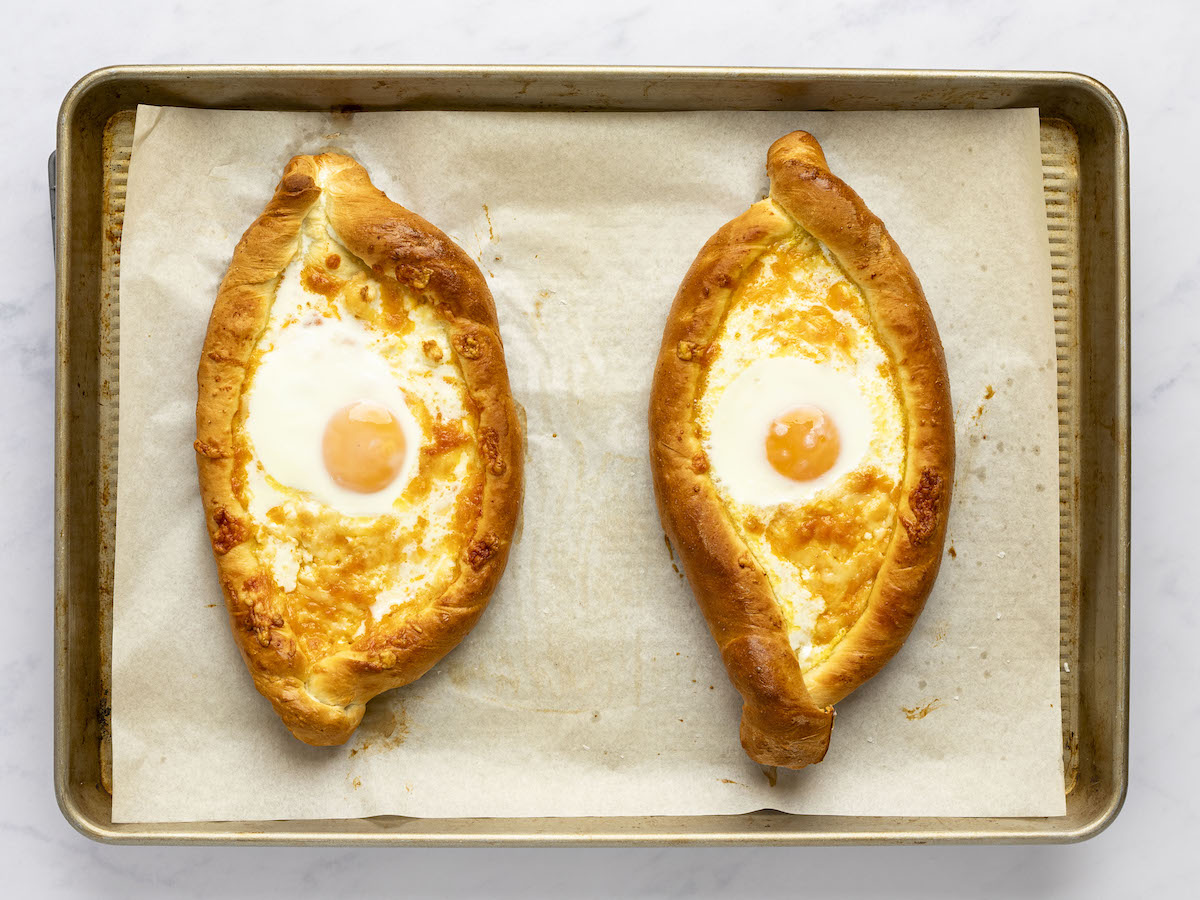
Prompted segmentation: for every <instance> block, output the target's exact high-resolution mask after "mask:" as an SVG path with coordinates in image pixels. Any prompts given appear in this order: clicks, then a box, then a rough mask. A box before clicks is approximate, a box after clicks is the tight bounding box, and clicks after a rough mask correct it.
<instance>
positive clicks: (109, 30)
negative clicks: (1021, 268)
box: [0, 0, 1200, 898]
mask: <svg viewBox="0 0 1200 900" xmlns="http://www.w3.org/2000/svg"><path fill="white" fill-rule="evenodd" d="M336 6H337V9H338V10H339V18H338V20H337V21H336V23H335V24H332V25H330V24H327V23H326V22H324V21H323V20H324V19H325V18H326V17H328V16H329V15H331V13H330V9H331V6H330V5H329V4H317V3H311V2H306V0H293V2H290V3H287V2H273V3H267V2H264V3H261V4H252V3H245V2H239V0H235V2H230V0H210V2H207V3H204V4H194V5H193V4H185V3H181V2H152V0H117V2H116V3H112V4H85V3H79V4H71V3H64V2H59V0H44V2H38V3H34V4H29V5H21V6H20V7H13V8H11V9H7V8H6V13H7V15H6V26H7V31H8V33H7V35H6V40H5V50H4V53H3V54H2V55H0V74H2V75H3V84H4V86H5V88H4V91H3V93H2V94H0V97H2V99H0V109H2V112H3V115H2V116H0V122H3V123H4V124H5V126H6V131H7V134H8V135H9V140H8V141H7V151H6V159H7V160H8V162H7V163H6V164H5V165H4V167H3V168H2V169H0V184H2V185H3V192H2V194H0V196H3V198H4V204H5V212H4V215H3V216H2V217H0V229H2V231H0V236H2V240H0V247H3V248H4V253H3V260H4V262H3V267H4V274H5V277H4V289H3V290H2V291H0V385H3V393H2V396H3V401H2V404H3V405H2V410H3V411H2V415H0V423H2V425H0V484H3V490H4V502H3V505H2V506H3V515H2V516H0V530H2V534H3V541H2V546H3V548H4V551H3V555H2V556H0V566H2V567H3V568H2V569H0V584H3V585H4V586H5V588H6V590H5V594H6V596H5V598H4V613H5V616H4V642H3V650H2V651H0V684H2V685H3V687H4V692H5V696H6V698H7V701H8V702H7V704H6V706H5V711H4V715H3V716H0V869H3V871H4V872H5V881H6V882H7V885H6V886H7V887H8V888H9V889H10V891H11V895H13V896H29V897H40V896H46V897H51V896H53V897H86V896H102V897H108V896H111V897H122V898H125V897H161V896H175V895H178V896H187V897H191V896H195V897H208V896H231V897H236V896H242V895H248V894H250V893H254V894H255V895H256V896H289V897H297V896H305V895H308V894H311V895H313V896H329V895H338V896H342V895H344V896H355V895H362V894H383V893H388V894H390V893H395V892H403V894H404V895H405V896H411V897H416V896H497V897H509V896H519V897H531V896H568V895H578V896H611V895H614V894H615V895H621V896H672V895H674V896H715V895H720V894H733V895H746V896H764V895H767V894H771V893H780V892H784V891H786V892H789V893H796V894H798V895H802V896H806V897H821V896H830V895H833V894H834V893H836V894H837V895H839V896H842V897H846V898H856V897H870V896H877V895H886V896H892V897H909V896H911V897H933V898H941V897H946V898H951V897H963V896H978V897H1015V896H1033V897H1106V896H1146V895H1164V896H1182V895H1183V894H1184V893H1185V892H1183V891H1180V890H1178V887H1179V885H1180V884H1181V882H1182V881H1183V879H1184V878H1185V876H1187V875H1188V873H1190V872H1192V871H1194V869H1195V849H1194V848H1195V843H1196V839H1197V837H1200V827H1198V822H1197V813H1196V808H1197V805H1198V801H1200V791H1198V781H1200V776H1198V774H1197V772H1198V770H1200V767H1198V766H1197V761H1198V760H1197V756H1198V752H1197V750H1196V747H1197V746H1198V744H1200V716H1198V715H1197V712H1198V703H1197V700H1196V694H1195V692H1194V690H1193V688H1192V686H1193V685H1195V684H1196V683H1197V682H1198V681H1200V662H1198V659H1200V656H1198V655H1197V653H1196V649H1195V648H1196V646H1197V644H1198V643H1200V622H1198V618H1197V617H1198V614H1197V611H1196V607H1195V605H1194V600H1195V598H1196V595H1197V590H1196V587H1195V585H1194V584H1193V583H1192V581H1191V579H1192V577H1193V575H1192V560H1193V559H1194V557H1195V554H1196V551H1195V548H1194V546H1193V545H1194V541H1195V539H1194V538H1193V537H1192V535H1191V534H1190V532H1189V531H1188V528H1189V527H1190V523H1191V519H1192V515H1191V514H1192V513H1193V512H1194V511H1195V509H1197V508H1198V507H1200V479H1197V477H1196V474H1195V459H1196V456H1197V450H1196V447H1197V445H1198V444H1200V416H1198V413H1200V402H1198V398H1200V361H1198V360H1200V302H1198V300H1197V292H1198V288H1200V249H1197V246H1198V245H1197V241H1196V238H1195V225H1194V222H1195V219H1196V212H1195V211H1196V209H1197V207H1198V206H1200V180H1198V179H1197V177H1196V175H1195V172H1194V164H1193V163H1192V156H1193V155H1194V147H1195V146H1196V144H1197V142H1198V141H1200V113H1198V103H1200V96H1198V95H1200V62H1198V59H1200V54H1198V53H1197V51H1196V46H1195V45H1196V38H1197V36H1200V6H1197V5H1196V4H1193V3H1190V2H1185V0H1176V2H1160V3H1141V4H1129V3H1121V2H1112V0H1104V2H1095V3H1088V2H1080V0H1072V2H1062V3H1055V4H1048V3H1035V2H1014V3H1009V4H999V3H967V2H949V0H891V2H882V0H880V2H847V3H832V2H828V0H826V2H823V3H820V4H815V3H807V2H799V0H794V2H779V3H773V4H766V3H757V2H750V0H748V2H741V3H728V2H726V3H716V2H693V3H659V4H653V3H633V2H615V3H608V4H603V3H595V2H592V3H568V2H562V3H554V2H542V3H533V2H530V3H523V4H499V3H492V2H481V0H471V2H463V0H447V2H445V3H441V4H420V5H413V6H412V7H410V5H409V4H402V3H396V4H381V3H361V2H358V3H356V2H350V0H348V2H345V3H342V4H337V5H336ZM356 8H357V9H356ZM342 10H344V11H345V12H344V13H342V12H340V11H342ZM347 22H348V23H350V24H346V23H347ZM118 62H156V63H173V62H192V63H199V62H416V63H440V62H476V63H538V62H543V63H603V64H621V63H627V64H628V63H632V64H664V65H774V66H787V65H807V66H899V67H922V68H923V67H946V68H1015V69H1066V70H1074V71H1080V72H1085V73H1087V74H1090V75H1093V76H1095V77H1097V78H1099V79H1100V80H1101V81H1103V82H1105V83H1106V84H1108V85H1109V87H1111V88H1112V89H1113V90H1114V91H1115V92H1116V94H1117V96H1118V97H1119V98H1120V99H1121V101H1122V102H1123V103H1124V105H1125V109H1126V112H1127V114H1128V117H1129V123H1130V129H1131V134H1132V140H1131V145H1132V173H1133V260H1134V271H1133V295H1132V296H1133V349H1134V382H1133V394H1134V428H1135V439H1134V485H1135V494H1134V504H1133V540H1134V545H1133V566H1134V569H1133V606H1134V615H1133V687H1132V707H1131V708H1132V720H1133V721H1132V742H1131V744H1132V746H1131V754H1132V756H1131V781H1130V788H1129V799H1128V801H1127V803H1126V806H1125V810H1124V811H1123V812H1122V814H1121V815H1120V817H1119V818H1118V819H1117V821H1116V823H1115V824H1114V825H1113V826H1112V827H1111V828H1110V829H1109V830H1108V831H1106V832H1105V833H1104V834H1102V835H1100V836H1099V837H1097V838H1096V839H1094V840H1092V841H1090V842H1088V843H1087V844H1084V845H1082V846H1079V847H994V848H982V847H972V848H954V847H943V848H889V849H878V850H873V849H870V848H846V849H836V850H795V851H787V850H769V849H752V848H751V849H740V850H720V851H714V850H707V849H695V850H600V851H582V850H571V851H555V852H549V851H532V850H530V851H495V850H482V851H449V850H446V851H402V852H365V851H345V850H336V849H317V850H304V849H287V850H282V851H274V852H271V851H265V850H247V849H199V848H194V849H181V848H173V849H172V848H136V847H129V848H112V847H104V846H99V845H96V844H92V843H90V842H89V841H87V840H86V839H84V838H83V837H81V836H79V835H78V834H76V833H75V832H74V831H72V830H71V828H70V826H68V825H67V824H66V822H65V821H64V820H63V819H62V817H61V816H60V815H59V813H58V811H57V809H56V808H55V805H54V797H53V787H52V782H51V753H50V748H51V652H52V639H51V625H52V564H51V559H52V541H53V533H52V505H53V498H52V471H51V467H52V433H53V384H52V380H53V327H54V322H53V318H54V314H53V290H52V282H53V278H52V260H51V252H50V225H49V216H48V212H47V194H46V174H45V173H46V156H47V154H48V153H49V152H50V150H51V149H53V142H54V125H55V118H56V115H57V111H58V105H59V103H60V101H61V99H62V97H63V95H64V94H65V93H66V91H67V90H68V88H69V87H70V86H71V84H72V83H73V82H74V81H75V80H76V79H77V78H78V77H79V76H81V75H83V74H84V73H85V72H87V71H89V70H90V69H93V68H96V67H98V66H102V65H107V64H111V63H118ZM1173 888H1174V890H1173Z"/></svg>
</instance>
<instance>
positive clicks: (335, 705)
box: [195, 154, 523, 745]
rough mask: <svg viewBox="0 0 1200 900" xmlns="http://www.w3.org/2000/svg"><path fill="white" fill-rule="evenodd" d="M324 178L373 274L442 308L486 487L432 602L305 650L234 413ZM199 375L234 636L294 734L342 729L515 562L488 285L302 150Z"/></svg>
mask: <svg viewBox="0 0 1200 900" xmlns="http://www.w3.org/2000/svg"><path fill="white" fill-rule="evenodd" d="M322 191H324V192H325V194H326V197H325V211H326V216H327V220H328V222H329V225H330V228H331V230H332V231H333V232H334V234H335V235H336V239H337V241H338V242H339V243H340V244H341V245H342V246H343V247H345V248H346V249H347V250H348V251H349V252H351V253H353V254H354V255H355V256H357V257H358V258H360V259H361V260H362V261H363V262H365V263H366V264H367V265H368V266H369V267H370V268H371V269H372V270H373V272H374V274H375V277H377V278H380V279H385V278H391V279H394V280H396V281H397V282H398V283H400V284H402V285H404V286H405V287H406V288H407V289H408V290H410V291H411V292H412V293H413V294H415V295H416V296H417V297H418V298H419V299H420V300H422V301H424V302H428V303H430V304H432V305H433V306H434V307H435V308H436V309H437V311H438V312H439V313H440V314H441V315H442V316H443V317H444V319H445V320H446V332H447V335H448V337H449V339H450V345H451V351H452V352H453V353H454V354H455V357H456V360H457V362H458V364H459V368H460V370H461V372H462V376H463V381H464V383H465V384H466V388H467V393H468V396H469V397H470V399H471V401H472V402H473V404H474V406H475V407H476V408H477V410H478V413H479V425H478V430H477V436H478V440H479V451H480V460H481V463H482V474H483V475H484V486H483V495H482V502H481V507H480V513H479V516H478V518H477V519H476V521H475V528H474V531H473V533H472V534H471V535H470V536H469V537H468V539H467V541H466V542H465V549H464V554H463V558H462V559H461V560H460V565H459V573H458V577H457V579H456V580H455V581H454V582H452V583H451V584H450V585H449V586H448V587H447V589H446V590H445V591H444V592H443V593H442V594H441V595H440V596H439V597H437V598H435V599H434V600H432V601H430V602H428V603H427V604H425V605H424V606H423V607H421V608H419V609H417V610H413V611H408V612H406V614H404V615H399V614H390V615H389V616H385V618H384V619H383V620H382V621H381V622H380V623H379V624H378V626H377V627H376V628H375V629H374V630H373V633H372V634H371V636H370V639H369V640H368V638H367V636H366V635H364V636H363V637H362V638H360V639H359V640H357V641H355V642H353V643H352V644H351V645H350V647H349V648H348V649H346V650H343V651H340V652H338V653H335V654H332V655H330V656H328V657H325V658H324V659H322V660H319V661H316V662H315V663H312V664H310V661H309V660H308V659H307V656H306V654H305V653H304V652H303V651H302V650H301V649H300V648H299V647H298V646H297V642H296V639H295V636H294V634H293V633H292V631H291V629H290V627H289V625H288V623H287V622H286V621H285V617H284V616H283V613H282V609H281V607H280V605H279V600H280V597H281V596H282V595H281V594H279V593H277V592H275V591H273V590H272V589H271V585H273V581H272V580H270V579H269V578H264V577H263V576H262V575H261V574H260V573H261V572H262V571H263V569H264V568H265V565H264V564H263V563H261V562H260V561H259V559H258V558H257V557H256V554H255V547H256V546H257V545H256V544H255V543H254V541H253V540H252V538H251V536H250V535H251V529H250V528H249V527H248V526H247V520H248V514H247V511H246V510H245V509H244V508H243V507H242V505H241V504H240V503H239V502H238V500H237V498H236V497H235V496H234V492H233V487H232V476H233V472H234V459H233V426H234V420H235V416H236V415H237V412H238V408H239V406H240V403H241V393H242V386H243V382H244V379H245V374H246V367H247V365H248V364H249V361H250V358H251V354H252V353H253V351H254V348H255V346H256V345H257V341H258V339H259V336H260V335H261V334H262V332H263V330H264V329H265V328H266V325H267V322H268V321H269V316H270V309H271V305H272V303H273V302H274V295H275V290H276V287H277V285H278V283H279V279H280V277H281V276H282V273H283V271H284V269H285V268H286V266H287V264H288V263H289V262H290V261H291V260H292V259H293V257H294V256H295V253H296V252H297V243H298V241H299V237H300V229H301V226H302V224H303V222H304V219H305V217H306V216H307V214H308V212H309V211H310V210H311V209H312V207H313V206H314V205H315V203H316V202H317V200H318V199H319V197H320V195H321V193H322ZM197 385H198V396H197V404H196V443H195V449H196V462H197V470H198V474H199V480H200V493H201V497H202V500H203V503H204V511H205V519H206V522H207V525H208V531H209V536H210V538H211V540H212V545H213V554H214V557H215V559H216V563H217V569H218V573H219V576H220V580H221V587H222V592H223V594H224V596H225V600H226V605H227V608H228V612H229V618H230V624H231V627H232V631H233V635H234V638H235V641H236V642H237V645H238V649H239V650H240V651H241V654H242V657H243V659H244V660H245V662H246V665H247V668H248V669H249V670H250V673H251V675H252V676H253V678H254V683H255V687H257V688H258V690H259V692H260V693H262V694H263V695H264V696H265V697H267V699H269V700H270V701H271V703H272V705H273V706H274V707H275V710H276V712H277V713H278V714H279V715H280V717H281V718H282V719H283V721H284V724H285V725H286V726H287V727H288V729H289V730H291V732H292V733H293V734H294V735H295V736H296V737H297V738H299V739H300V740H302V741H304V742H306V743H309V744H317V745H332V744H341V743H344V742H345V741H346V740H347V739H348V738H349V737H350V735H351V734H352V733H353V731H354V729H355V728H356V727H357V726H358V723H359V721H360V720H361V719H362V715H363V711H364V705H365V704H366V702H367V700H369V699H370V698H371V697H373V696H375V695H377V694H379V693H381V692H383V691H386V690H389V689H391V688H393V687H399V686H401V685H404V684H408V683H410V682H412V681H414V680H416V679H417V678H419V677H420V676H421V675H423V674H424V673H425V672H426V671H428V669H429V668H431V667H432V666H433V665H434V664H435V663H436V662H437V661H438V660H439V659H441V658H442V657H443V656H444V655H445V654H446V653H448V652H449V651H450V650H451V649H453V647H454V646H456V645H457V644H458V643H459V641H460V640H462V638H463V637H464V636H465V635H466V634H467V633H468V632H469V631H470V629H471V627H472V626H473V625H474V624H475V622H476V621H477V620H478V618H479V616H480V614H481V613H482V612H483V610H484V608H485V607H486V606H487V603H488V600H489V598H490V596H491V593H492V591H493V590H494V588H495V586H496V583H497V582H498V581H499V578H500V575H501V574H502V572H503V571H504V566H505V563H506V560H507V557H508V552H509V549H510V546H511V543H512V537H513V530H514V527H515V525H516V521H517V516H518V513H519V511H520V504H521V495H522V489H523V447H522V439H521V430H520V426H519V424H518V420H517V416H516V411H515V406H514V403H513V399H512V393H511V389H510V387H509V382H508V372H507V368H506V366H505V361H504V350H503V345H502V344H501V341H500V334H499V328H498V323H497V319H496V309H495V304H494V302H493V300H492V295H491V292H490V291H489V289H488V287H487V283H486V281H485V280H484V278H483V275H482V274H481V273H480V271H479V269H478V267H477V266H476V265H475V264H474V263H473V262H472V261H471V259H470V258H469V257H468V256H467V255H466V254H465V253H464V252H463V251H462V250H461V248H459V247H458V246H457V245H456V244H455V243H454V242H453V241H451V240H450V238H448V237H447V236H446V235H445V234H444V233H442V232H441V231H440V230H439V229H437V228H436V227H434V226H433V225H431V224H430V223H428V222H426V221H425V220H424V219H422V218H420V217H419V216H417V215H415V214H414V213H412V212H410V211H409V210H407V209H405V208H404V207H402V206H400V205H399V204H396V203H393V202H392V201H391V200H389V199H388V198H387V197H386V196H385V195H384V194H383V192H382V191H379V190H378V189H377V188H375V187H374V185H372V184H371V181H370V178H369V176H368V175H367V172H366V170H365V169H364V168H363V167H362V166H361V165H359V164H358V163H357V162H355V161H354V160H353V159H351V158H349V157H347V156H341V155H338V154H322V155H320V156H297V157H295V158H293V159H292V160H291V161H290V162H289V163H288V164H287V167H286V168H285V170H284V173H283V178H282V179H281V180H280V182H279V186H278V187H277V188H276V191H275V194H274V196H273V197H272V198H271V200H270V202H268V204H267V206H266V208H265V209H264V210H263V212H262V214H261V215H260V216H259V217H258V218H257V219H256V220H255V221H254V223H253V224H251V226H250V227H249V228H248V229H247V231H246V233H245V234H244V235H243V237H242V238H241V240H240V241H239V242H238V244H237V247H236V249H235V250H234V253H233V259H232V261H231V263H230V266H229V270H228V272H227V274H226V276H225V278H224V280H223V281H222V283H221V287H220V290H219V291H218V293H217V297H216V300H215V302H214V304H213V311H212V315H211V317H210V319H209V325H208V331H207V334H206V337H205V341H204V349H203V352H202V354H201V358H200V365H199V369H198V372H197ZM268 571H269V570H268Z"/></svg>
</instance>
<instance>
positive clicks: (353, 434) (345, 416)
mask: <svg viewBox="0 0 1200 900" xmlns="http://www.w3.org/2000/svg"><path fill="white" fill-rule="evenodd" d="M321 449H322V451H323V452H324V456H325V469H326V471H328V472H329V476H330V477H331V478H332V479H333V480H334V481H336V482H337V483H338V484H340V485H341V486H342V487H344V488H347V489H348V490H351V491H358V492H359V493H362V494H373V493H374V492H375V491H379V490H383V488H385V487H387V486H388V485H389V484H391V483H392V481H394V480H395V478H396V476H397V475H399V474H400V469H401V468H402V467H403V465H404V453H405V450H406V449H407V448H406V442H405V440H404V430H403V429H402V428H401V427H400V422H399V420H398V419H397V418H396V417H395V416H394V415H392V412H391V410H389V409H388V408H387V407H384V406H380V405H379V404H378V403H372V402H370V401H368V400H360V401H358V402H357V403H351V404H350V405H349V406H344V407H342V408H341V409H339V410H338V411H337V412H335V413H334V414H333V415H332V416H331V417H330V419H329V424H327V425H326V426H325V437H324V439H323V440H322V442H321Z"/></svg>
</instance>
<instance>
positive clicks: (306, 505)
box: [195, 154, 523, 745]
mask: <svg viewBox="0 0 1200 900" xmlns="http://www.w3.org/2000/svg"><path fill="white" fill-rule="evenodd" d="M198 384H199V397H198V401H197V405H196V442H195V450H196V461H197V466H198V469H199V477H200V492H201V496H202V498H203V503H204V514H205V519H206V521H207V523H208V532H209V535H210V537H211V539H212V547H213V553H214V556H215V558H216V563H217V570H218V573H219V576H220V581H221V587H222V589H223V591H224V595H225V600H226V603H227V605H228V611H229V620H230V624H231V626H232V629H233V635H234V638H235V640H236V641H237V645H238V647H239V649H240V650H241V653H242V656H243V658H244V659H245V662H246V665H247V667H248V668H249V670H250V674H251V675H252V676H253V678H254V684H255V686H256V687H257V688H258V690H259V691H260V692H261V693H262V694H263V695H264V696H265V697H266V698H267V699H268V700H270V701H271V703H272V705H273V706H274V707H275V711H276V712H277V713H278V714H279V716H280V718H282V719H283V722H284V724H285V725H286V726H287V727H288V728H289V729H290V730H291V732H292V734H294V735H295V736H296V737H297V738H299V739H300V740H302V741H304V742H306V743H309V744H317V745H329V744H340V743H343V742H344V741H346V740H347V738H349V736H350V735H351V733H352V732H353V731H354V729H355V728H356V727H357V725H358V723H359V721H360V720H361V719H362V716H363V711H364V705H365V704H366V702H367V701H368V700H369V699H370V698H371V697H374V696H375V695H376V694H379V693H380V692H381V691H386V690H388V689H390V688H394V687H398V686H400V685H404V684H407V683H409V682H411V681H413V680H415V679H417V678H419V677H420V676H421V675H423V674H424V673H425V672H426V671H427V670H428V669H429V668H430V667H432V666H433V665H434V664H435V663H436V662H437V661H438V660H439V659H441V657H442V656H444V655H445V654H446V653H448V652H449V651H450V650H451V649H452V648H453V647H454V646H455V645H457V644H458V642H459V641H461V640H462V638H463V637H464V636H465V635H466V634H467V632H468V631H470V629H471V627H472V626H473V625H474V624H475V622H476V621H477V620H478V618H479V616H480V614H481V613H482V612H483V610H484V607H485V606H486V605H487V602H488V599H489V597H490V596H491V593H492V591H493V589H494V588H495V587H496V584H497V581H498V580H499V578H500V576H501V573H502V572H503V570H504V566H505V561H506V559H507V557H508V552H509V547H510V544H511V542H512V537H513V529H514V526H515V523H516V520H517V516H518V513H519V509H520V502H521V492H522V463H523V461H522V442H521V436H520V430H519V426H518V422H517V418H516V414H515V409H514V403H513V399H512V395H511V393H510V390H509V383H508V374H507V369H506V367H505V360H504V350H503V347H502V345H501V342H500V335H499V330H498V325H497V321H496V309H495V305H494V303H493V301H492V296H491V293H490V292H489V290H488V287H487V284H486V282H485V281H484V279H483V276H482V275H481V274H480V272H479V269H478V268H476V266H475V264H474V263H473V262H472V261H471V260H470V259H469V258H468V257H467V255H466V254H465V253H464V252H463V251H462V250H461V249H460V248H459V247H458V246H456V245H455V244H454V242H453V241H451V240H450V239H449V238H448V237H447V236H446V235H445V234H443V233H442V232H441V231H439V230H438V229H437V228H435V227H434V226H433V225H431V224H429V223H428V222H426V221H425V220H424V219H422V218H420V217H419V216H417V215H415V214H413V213H412V212H409V211H408V210H407V209H405V208H404V207H402V206H399V205H397V204H396V203H393V202H392V201H390V200H389V199H388V198H387V197H386V196H385V195H384V194H383V193H382V192H381V191H379V190H377V189H376V188H375V187H374V186H373V185H372V184H371V181H370V179H369V177H368V175H367V172H366V171H365V170H364V169H363V167H362V166H360V165H359V164H358V163H357V162H355V161H354V160H353V159H350V158H349V157H346V156H341V155H337V154H322V155H320V156H298V157H296V158H294V159H292V160H291V162H289V163H288V165H287V168H286V169H285V171H284V174H283V179H282V180H281V181H280V183H279V186H278V188H277V189H276V191H275V195H274V196H273V197H272V198H271V200H270V202H269V203H268V204H267V207H266V209H265V210H264V211H263V213H262V215H260V216H259V217H258V219H257V220H256V221H255V222H254V223H253V224H252V225H251V226H250V228H249V229H248V230H247V231H246V233H245V235H244V236H243V237H242V239H241V240H240V241H239V242H238V245H237V248H236V250H235V251H234V254H233V260H232V263H231V265H230V267H229V271H228V273H227V274H226V276H225V279H224V281H223V282H222V284H221V287H220V291H219V293H218V294H217V298H216V302H215V304H214V306H213V311H212V317H211V319H210V321H209V326H208V333H207V336H206V338H205V341H204V349H203V353H202V355H201V358H200V366H199V373H198Z"/></svg>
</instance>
